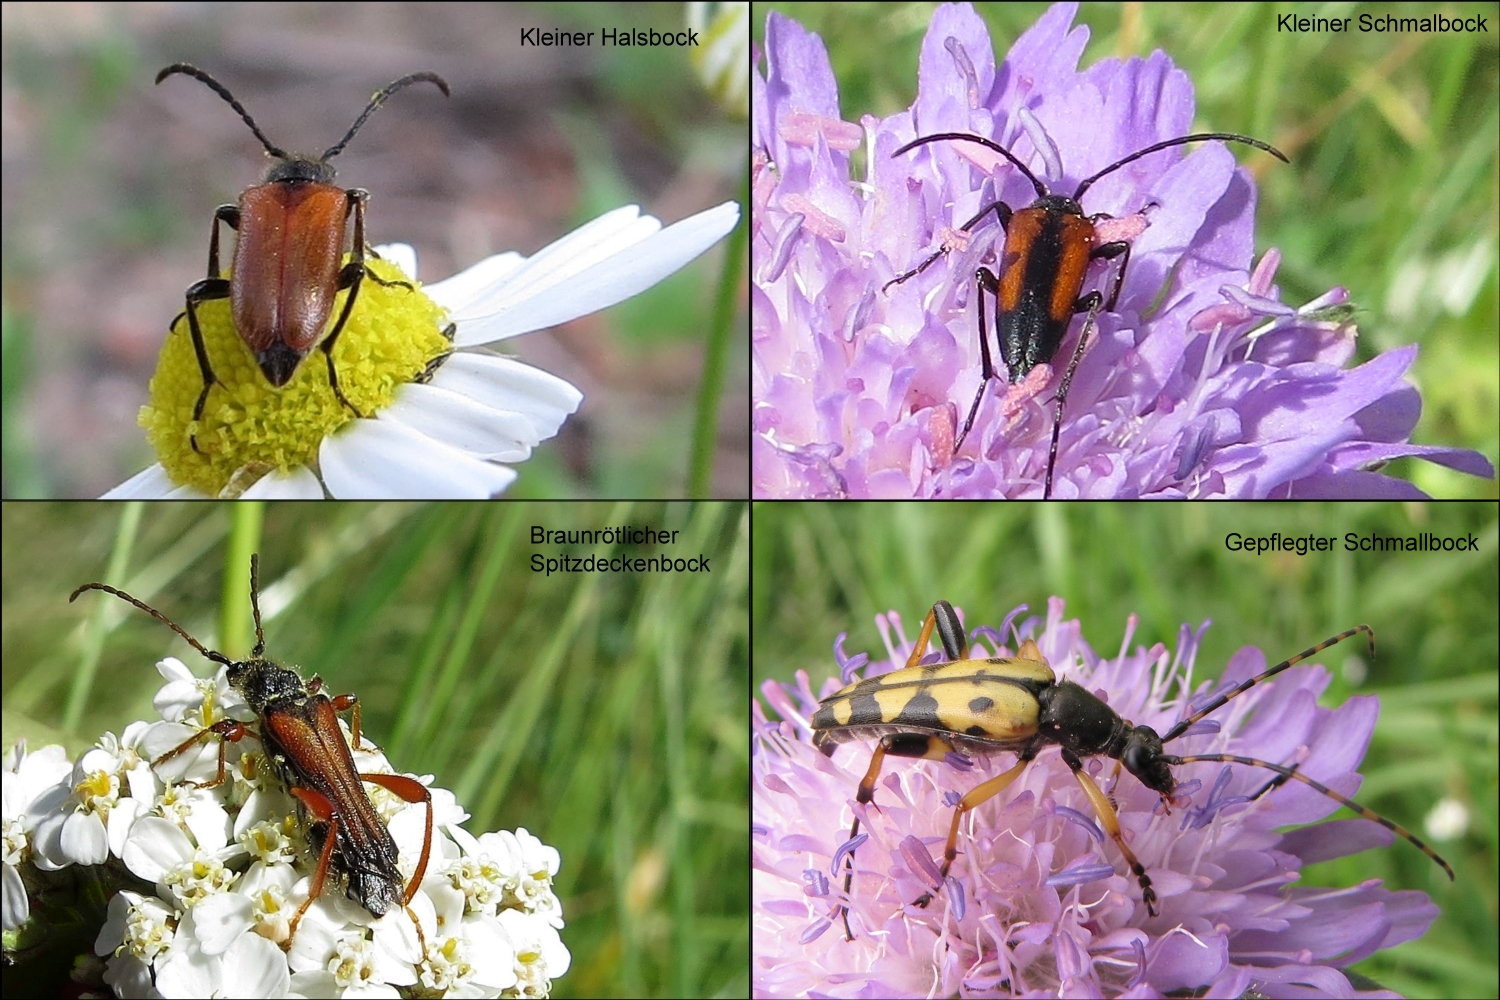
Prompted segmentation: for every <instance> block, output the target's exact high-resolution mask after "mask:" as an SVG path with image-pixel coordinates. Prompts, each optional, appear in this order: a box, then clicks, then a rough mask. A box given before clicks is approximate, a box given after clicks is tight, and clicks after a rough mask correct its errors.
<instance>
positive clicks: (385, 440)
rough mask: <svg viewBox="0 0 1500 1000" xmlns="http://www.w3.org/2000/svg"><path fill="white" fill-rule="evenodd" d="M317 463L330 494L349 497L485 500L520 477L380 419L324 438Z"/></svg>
mask: <svg viewBox="0 0 1500 1000" xmlns="http://www.w3.org/2000/svg"><path fill="white" fill-rule="evenodd" d="M319 464H320V465H321V466H322V470H323V481H324V482H325V483H327V484H328V490H329V492H330V493H332V494H333V495H334V496H336V497H340V498H342V499H350V500H355V499H363V500H376V499H380V500H440V499H441V500H484V499H488V498H489V497H492V496H494V495H495V494H497V493H500V492H501V491H503V490H504V489H505V488H506V487H508V486H509V485H510V484H511V483H512V482H513V481H514V480H515V478H516V471H515V470H514V469H510V468H507V467H505V466H503V465H492V464H490V463H488V462H483V461H480V460H479V459H476V458H474V457H473V456H471V455H468V454H465V453H464V452H462V451H459V450H458V449H457V448H450V447H449V446H448V445H446V444H443V443H442V442H441V441H434V440H433V439H432V438H429V437H427V436H425V435H423V434H419V433H417V432H416V431H414V430H412V429H410V428H408V427H405V426H403V425H402V424H401V423H400V422H398V421H395V420H382V419H379V418H376V419H374V420H356V421H354V422H353V423H352V424H350V425H349V427H348V428H347V429H346V430H345V431H344V432H341V433H339V434H335V435H333V436H332V437H329V438H328V439H326V440H325V441H324V442H323V447H322V449H321V451H320V453H319Z"/></svg>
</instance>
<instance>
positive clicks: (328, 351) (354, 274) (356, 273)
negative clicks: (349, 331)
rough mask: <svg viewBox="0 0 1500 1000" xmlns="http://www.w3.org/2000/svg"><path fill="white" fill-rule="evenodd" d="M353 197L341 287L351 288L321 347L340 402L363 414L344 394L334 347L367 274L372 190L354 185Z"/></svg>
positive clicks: (346, 192)
mask: <svg viewBox="0 0 1500 1000" xmlns="http://www.w3.org/2000/svg"><path fill="white" fill-rule="evenodd" d="M344 194H345V195H347V196H348V199H349V211H350V213H352V214H353V216H354V249H353V250H351V251H350V253H349V263H347V264H345V265H344V266H343V268H342V269H341V270H340V271H339V283H338V287H339V289H340V290H342V289H345V288H347V289H349V294H348V295H347V296H346V297H345V298H344V308H343V310H342V311H341V312H340V313H339V318H338V322H336V323H334V324H333V329H332V330H331V331H330V332H329V334H328V336H327V337H326V338H324V340H323V343H322V344H321V345H320V349H321V350H322V352H323V359H324V360H325V361H327V362H328V385H329V387H330V388H332V389H333V394H334V395H335V396H337V397H338V398H339V402H340V403H343V404H344V405H345V406H347V407H349V411H350V412H351V413H353V414H354V415H355V416H356V417H363V416H364V414H363V413H361V412H359V407H357V406H355V405H354V404H353V403H351V402H349V400H348V398H347V397H345V395H344V390H343V389H340V388H339V373H338V371H337V369H335V368H334V366H333V348H334V345H335V344H337V343H338V339H339V334H341V333H343V332H344V324H345V323H347V322H348V321H349V314H350V313H352V312H353V311H354V300H355V299H356V298H358V297H359V283H360V282H361V281H363V280H364V277H365V274H366V273H367V272H366V270H365V202H367V201H369V200H370V192H368V191H365V190H363V189H361V188H350V189H349V190H347V191H345V192H344Z"/></svg>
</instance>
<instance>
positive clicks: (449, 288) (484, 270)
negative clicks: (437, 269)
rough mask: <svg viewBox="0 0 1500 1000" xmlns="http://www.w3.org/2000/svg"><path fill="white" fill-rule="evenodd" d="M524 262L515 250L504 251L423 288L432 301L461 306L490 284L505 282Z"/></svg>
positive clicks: (459, 307)
mask: <svg viewBox="0 0 1500 1000" xmlns="http://www.w3.org/2000/svg"><path fill="white" fill-rule="evenodd" d="M525 263H526V258H525V257H523V256H522V255H520V254H518V253H516V252H515V251H514V250H507V251H506V252H505V253H497V254H495V255H494V256H493V257H486V258H485V259H484V260H482V261H480V262H479V263H477V264H475V265H473V266H472V267H466V268H464V269H463V270H462V271H460V272H458V273H457V274H455V275H453V276H452V277H451V278H444V279H443V280H442V281H435V282H433V283H432V284H430V285H423V286H422V287H423V290H424V291H426V292H427V294H428V295H431V296H432V298H433V300H434V301H436V302H440V303H442V304H443V305H445V306H447V307H448V308H449V309H462V308H464V307H466V306H467V305H468V304H469V303H470V302H472V301H473V300H474V299H477V298H478V297H479V296H481V295H483V294H484V293H485V292H486V291H488V290H489V289H490V286H492V285H496V284H498V283H499V282H501V281H504V280H505V279H506V278H508V277H509V276H510V274H511V272H513V271H515V269H516V268H518V267H520V266H521V265H522V264H525Z"/></svg>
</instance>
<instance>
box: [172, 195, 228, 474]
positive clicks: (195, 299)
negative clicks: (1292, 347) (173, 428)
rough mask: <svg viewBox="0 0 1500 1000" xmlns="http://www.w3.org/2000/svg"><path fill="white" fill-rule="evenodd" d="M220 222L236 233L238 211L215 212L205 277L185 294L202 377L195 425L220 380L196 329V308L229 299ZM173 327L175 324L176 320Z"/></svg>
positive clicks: (194, 438) (195, 439)
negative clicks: (222, 269) (221, 266)
mask: <svg viewBox="0 0 1500 1000" xmlns="http://www.w3.org/2000/svg"><path fill="white" fill-rule="evenodd" d="M221 222H222V223H224V224H225V225H226V226H228V227H229V228H230V229H233V230H235V231H236V232H238V231H239V228H240V210H239V208H238V207H237V206H235V205H220V206H219V207H218V208H217V209H215V211H214V224H213V227H212V228H211V229H210V230H209V237H208V276H207V277H206V278H204V279H203V280H202V281H195V282H193V284H191V285H189V286H188V290H187V295H186V299H187V309H186V312H187V320H188V332H189V333H190V334H191V335H192V338H193V354H194V356H196V357H197V359H198V371H199V373H201V374H202V376H203V391H202V392H200V393H198V402H196V403H195V404H193V422H194V423H197V421H198V420H199V418H201V417H202V416H203V408H204V406H205V405H207V403H208V390H209V389H212V388H213V387H214V384H215V383H216V382H218V381H219V377H218V376H217V375H215V374H214V366H213V365H212V364H210V363H209V360H208V348H207V347H205V346H204V344H203V330H202V329H201V328H200V327H199V326H198V310H197V305H198V303H199V302H206V301H208V300H209V299H227V298H229V279H228V278H225V277H224V276H223V274H222V273H221V272H220V271H219V223H221ZM173 325H176V321H175V320H174V321H173ZM188 440H189V442H190V443H191V444H192V446H193V450H194V451H196V452H198V453H199V454H200V455H201V454H202V453H203V449H201V448H199V447H198V435H197V433H196V432H194V433H193V434H192V435H191V436H190V437H189V438H188Z"/></svg>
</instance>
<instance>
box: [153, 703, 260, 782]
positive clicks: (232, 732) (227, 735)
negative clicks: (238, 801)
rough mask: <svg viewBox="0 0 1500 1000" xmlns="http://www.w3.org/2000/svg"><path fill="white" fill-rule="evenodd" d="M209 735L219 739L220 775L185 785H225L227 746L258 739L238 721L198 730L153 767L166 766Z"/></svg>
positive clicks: (157, 760) (227, 720)
mask: <svg viewBox="0 0 1500 1000" xmlns="http://www.w3.org/2000/svg"><path fill="white" fill-rule="evenodd" d="M209 734H213V735H215V736H217V737H218V738H219V772H218V775H217V776H216V777H215V778H214V780H213V781H187V782H184V784H185V785H187V786H188V787H189V788H215V787H217V786H219V785H222V784H223V783H224V754H225V752H226V750H227V749H228V747H227V746H226V744H227V743H229V742H233V743H238V742H239V741H240V740H242V739H244V738H245V737H246V736H249V737H251V738H252V739H254V738H256V735H255V732H254V731H253V730H252V729H250V728H249V727H248V726H246V725H245V724H244V723H243V722H240V721H239V720H238V719H221V720H219V721H218V722H215V723H214V724H213V725H211V726H208V727H206V728H204V729H200V730H198V731H197V732H196V733H194V734H193V735H192V736H191V737H190V738H188V739H186V740H183V741H182V742H181V743H179V744H178V745H177V746H176V747H175V748H173V749H171V750H168V751H167V752H166V753H164V754H162V755H161V756H160V757H158V758H156V759H155V760H153V761H152V762H151V767H152V768H155V767H156V766H157V765H159V764H164V763H166V762H167V761H169V760H171V759H172V758H173V757H176V756H178V755H180V754H182V753H184V752H185V751H187V750H189V749H190V748H192V747H194V746H196V745H197V744H198V743H200V742H202V741H203V739H204V738H205V737H207V736H208V735H209Z"/></svg>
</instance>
